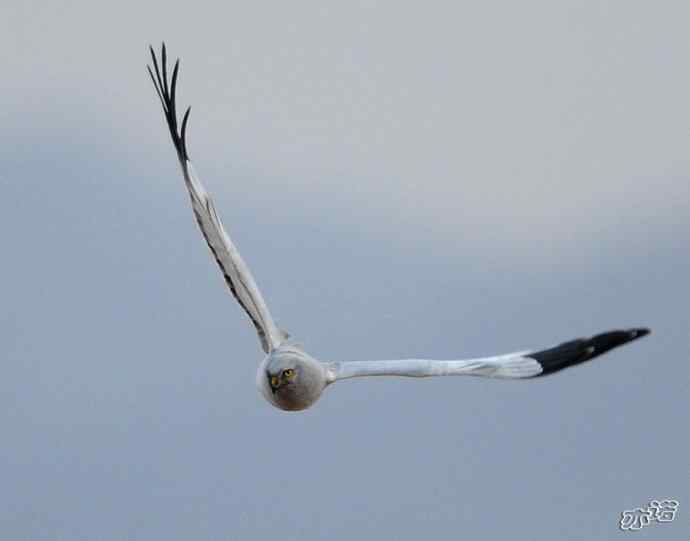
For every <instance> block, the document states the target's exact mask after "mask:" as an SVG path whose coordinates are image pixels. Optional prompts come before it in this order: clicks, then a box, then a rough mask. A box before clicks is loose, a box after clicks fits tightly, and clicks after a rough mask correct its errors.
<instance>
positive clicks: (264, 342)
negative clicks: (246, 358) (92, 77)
mask: <svg viewBox="0 0 690 541" xmlns="http://www.w3.org/2000/svg"><path fill="white" fill-rule="evenodd" d="M150 51H151V58H152V61H153V69H152V68H151V66H147V68H148V71H149V75H151V80H152V81H153V85H154V87H155V88H156V93H157V94H158V97H159V98H160V102H161V105H162V106H163V112H164V114H165V119H166V121H167V123H168V128H169V130H170V137H171V138H172V142H173V144H174V145H175V150H176V151H177V158H178V159H179V161H180V166H181V167H182V174H183V176H184V181H185V185H186V186H187V190H188V192H189V197H190V199H191V202H192V209H193V211H194V216H195V217H196V221H197V223H198V224H199V228H200V229H201V233H202V234H203V236H204V238H205V239H206V243H207V244H208V247H209V248H210V250H211V253H212V254H213V257H214V258H215V260H216V262H217V263H218V266H219V267H220V269H221V271H222V272H223V276H224V277H225V282H226V283H227V285H228V287H229V288H230V291H231V292H232V294H233V296H234V297H235V299H236V300H237V302H238V303H239V304H240V306H241V307H242V308H243V309H244V311H245V312H246V313H247V315H248V316H249V319H250V320H251V322H252V323H253V324H254V327H256V332H257V334H258V335H259V340H260V341H261V346H262V348H263V350H264V352H265V353H266V357H265V358H264V360H263V361H262V362H261V364H260V365H259V369H258V371H257V374H256V384H257V386H258V389H259V391H260V393H261V394H262V395H263V396H264V397H265V398H266V400H268V402H269V403H271V404H272V405H274V406H276V407H278V408H280V409H283V410H287V411H299V410H304V409H306V408H308V407H310V406H311V405H312V404H314V403H315V402H316V401H317V400H318V399H319V397H320V396H321V393H322V392H323V390H324V389H325V388H326V387H328V386H329V385H330V384H332V383H334V382H336V381H338V380H341V379H347V378H355V377H359V376H409V377H427V376H460V375H468V376H485V377H493V378H533V377H537V376H543V375H546V374H550V373H552V372H556V371H558V370H562V369H563V368H566V367H568V366H572V365H576V364H580V363H583V362H585V361H589V360H590V359H593V358H595V357H598V356H599V355H602V354H603V353H606V352H607V351H609V350H611V349H613V348H615V347H618V346H621V345H623V344H626V343H628V342H631V341H632V340H636V339H637V338H640V337H642V336H645V335H646V334H649V329H646V328H631V329H618V330H612V331H608V332H603V333H600V334H597V335H595V336H591V337H588V338H577V339H575V340H571V341H568V342H564V343H562V344H558V345H556V346H553V347H549V348H546V349H541V350H527V351H519V352H515V353H508V354H505V355H497V356H494V357H482V358H477V359H465V360H430V359H400V360H390V361H344V362H343V361H330V362H324V361H319V360H317V359H315V358H313V357H312V356H311V355H309V354H308V353H307V352H306V351H304V350H303V349H302V348H301V347H299V346H298V345H296V344H295V343H294V342H292V341H291V340H290V339H289V335H288V334H287V333H286V332H285V331H283V330H282V329H280V328H279V327H278V326H277V325H276V323H275V321H274V320H273V317H272V316H271V313H270V312H269V310H268V306H267V305H266V301H264V298H263V296H262V295H261V291H259V288H258V287H257V285H256V282H255V281H254V277H253V276H252V274H251V272H250V271H249V267H248V266H247V265H246V263H245V262H244V260H243V259H242V257H241V256H240V253H239V251H238V250H237V247H236V246H235V244H234V243H233V242H232V240H231V239H230V236H229V235H228V234H227V232H226V231H225V229H224V228H223V224H222V222H221V221H220V217H219V216H218V213H217V212H216V208H215V206H214V204H213V200H212V199H211V196H210V195H209V193H208V192H207V191H206V189H205V188H204V186H203V185H202V184H201V182H200V180H199V178H198V177H197V176H196V173H195V172H194V168H193V167H192V162H191V161H190V159H189V153H188V151H187V121H188V120H189V112H190V109H191V108H187V110H186V111H185V113H184V115H182V122H181V124H178V115H177V109H176V104H175V92H176V90H177V76H178V74H179V67H180V61H179V59H178V60H177V61H176V62H175V64H174V66H173V69H172V74H170V76H169V71H168V65H167V55H166V49H165V44H163V46H162V48H161V57H160V62H159V60H158V58H157V57H156V54H155V52H154V50H153V48H152V47H150Z"/></svg>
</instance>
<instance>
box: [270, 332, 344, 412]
mask: <svg viewBox="0 0 690 541" xmlns="http://www.w3.org/2000/svg"><path fill="white" fill-rule="evenodd" d="M289 370H292V371H293V372H292V374H293V375H292V376H290V373H288V374H287V375H286V374H285V372H286V371H289ZM274 378H277V380H276V379H274ZM333 381H334V377H333V371H332V369H331V368H330V366H329V364H327V363H324V362H321V361H317V360H316V359H314V358H313V357H311V356H310V355H309V354H308V353H307V352H305V351H304V350H303V349H302V348H300V347H298V346H296V345H293V344H289V343H284V344H281V345H280V346H278V347H277V348H276V349H274V350H273V351H271V352H270V353H269V354H268V355H266V357H265V358H264V360H263V361H262V362H261V364H260V365H259V369H258V370H257V371H256V385H257V387H258V389H259V392H260V393H261V394H262V395H263V397H264V398H265V399H266V400H268V402H269V403H271V404H273V405H274V406H275V407H277V408H280V409H282V410H286V411H300V410H303V409H307V408H308V407H309V406H311V405H312V404H313V403H314V402H316V401H317V400H318V399H319V397H320V396H321V393H322V392H323V390H324V389H325V388H326V386H327V385H328V384H329V383H332V382H333ZM274 383H275V384H274Z"/></svg>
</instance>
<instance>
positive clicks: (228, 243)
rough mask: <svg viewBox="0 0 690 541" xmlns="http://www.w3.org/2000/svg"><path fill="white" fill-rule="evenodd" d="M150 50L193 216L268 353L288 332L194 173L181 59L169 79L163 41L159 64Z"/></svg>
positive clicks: (158, 90)
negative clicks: (180, 93) (181, 103)
mask: <svg viewBox="0 0 690 541" xmlns="http://www.w3.org/2000/svg"><path fill="white" fill-rule="evenodd" d="M150 49H151V58H152V60H153V69H151V66H147V68H148V71H149V74H150V75H151V80H152V81H153V86H154V87H155V88H156V92H157V94H158V97H159V98H160V102H161V105H162V106H163V113H164V114H165V119H166V121H167V123H168V128H169V129H170V137H171V138H172V141H173V144H174V145H175V150H176V151H177V157H178V159H179V160H180V166H181V167H182V173H183V175H184V180H185V184H186V186H187V190H188V191H189V197H190V199H191V201H192V209H193V210H194V216H195V217H196V221H197V223H198V224H199V228H200V229H201V232H202V234H203V235H204V238H205V239H206V243H207V244H208V247H209V248H210V249H211V253H212V254H213V257H214V258H215V260H216V262H217V263H218V266H220V269H221V271H223V275H224V276H225V281H226V282H227V284H228V287H229V288H230V291H231V292H232V294H233V295H234V297H235V299H237V302H239V303H240V306H242V308H243V309H244V311H245V312H246V313H247V315H248V316H249V319H251V321H252V323H253V324H254V327H256V331H257V333H258V335H259V339H260V340H261V345H262V347H263V350H264V351H265V352H266V353H268V352H270V351H272V350H273V349H275V348H276V347H278V346H279V345H280V344H281V343H282V342H284V341H285V340H286V339H287V337H288V335H287V333H285V332H284V331H282V330H280V329H278V327H277V326H276V324H275V322H274V321H273V318H272V317H271V313H270V312H269V311H268V307H267V306H266V302H265V301H264V299H263V296H262V295H261V292H260V291H259V288H258V287H257V285H256V283H255V282H254V278H253V276H252V274H251V272H250V271H249V268H248V267H247V265H246V264H245V262H244V261H243V260H242V257H241V256H240V254H239V252H238V251H237V248H236V247H235V245H234V244H233V242H232V240H230V237H229V235H228V234H227V233H226V231H225V229H224V228H223V224H222V223H221V221H220V218H219V216H218V213H217V212H216V209H215V207H214V205H213V200H212V199H211V197H210V195H209V194H208V192H207V191H206V190H205V189H204V187H203V185H202V184H201V182H200V181H199V179H198V177H197V176H196V174H195V173H194V168H193V167H192V163H191V161H190V160H189V153H188V152H187V121H188V120H189V111H190V109H191V108H188V109H187V110H186V111H185V113H184V115H183V117H182V124H181V125H180V126H178V120H177V110H176V102H175V93H176V90H177V76H178V73H179V68H180V61H179V59H178V60H176V61H175V65H174V66H173V70H172V75H171V76H170V79H169V78H168V75H169V74H168V65H167V54H166V49H165V44H163V46H162V48H161V58H160V64H159V62H158V59H157V58H156V54H155V52H154V51H153V48H150Z"/></svg>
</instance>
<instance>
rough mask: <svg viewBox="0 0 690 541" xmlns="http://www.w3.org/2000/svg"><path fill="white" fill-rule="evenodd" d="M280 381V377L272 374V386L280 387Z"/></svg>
mask: <svg viewBox="0 0 690 541" xmlns="http://www.w3.org/2000/svg"><path fill="white" fill-rule="evenodd" d="M279 383H280V379H278V376H271V387H278V384H279Z"/></svg>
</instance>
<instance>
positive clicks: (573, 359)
mask: <svg viewBox="0 0 690 541" xmlns="http://www.w3.org/2000/svg"><path fill="white" fill-rule="evenodd" d="M650 332H651V331H650V330H649V329H647V328H644V327H640V328H633V329H625V330H615V331H608V332H605V333H601V334H597V335H596V336H592V337H591V338H578V339H577V340H571V341H570V342H564V343H562V344H559V345H558V346H556V347H553V348H550V349H545V350H542V351H536V352H534V353H530V354H528V355H525V357H530V358H532V359H534V360H535V361H537V362H538V363H539V364H540V365H541V367H542V370H543V371H542V375H543V374H550V373H552V372H556V371H558V370H562V369H563V368H566V367H568V366H573V365H575V364H580V363H583V362H585V361H589V360H590V359H594V358H595V357H598V356H599V355H602V354H604V353H606V352H607V351H610V350H612V349H614V348H617V347H618V346H622V345H623V344H627V343H628V342H632V341H633V340H637V339H638V338H642V337H643V336H646V335H648V334H649V333H650Z"/></svg>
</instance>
